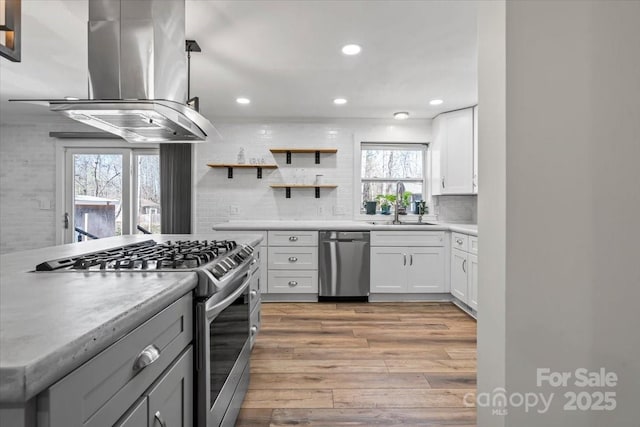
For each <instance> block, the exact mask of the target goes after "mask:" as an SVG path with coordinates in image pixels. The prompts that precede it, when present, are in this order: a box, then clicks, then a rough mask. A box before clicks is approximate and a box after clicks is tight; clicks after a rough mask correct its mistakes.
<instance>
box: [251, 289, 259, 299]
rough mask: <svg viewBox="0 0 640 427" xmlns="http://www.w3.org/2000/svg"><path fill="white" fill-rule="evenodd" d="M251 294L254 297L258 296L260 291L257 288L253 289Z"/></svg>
mask: <svg viewBox="0 0 640 427" xmlns="http://www.w3.org/2000/svg"><path fill="white" fill-rule="evenodd" d="M251 296H252V297H256V296H258V291H256V290H255V289H254V290H252V291H251Z"/></svg>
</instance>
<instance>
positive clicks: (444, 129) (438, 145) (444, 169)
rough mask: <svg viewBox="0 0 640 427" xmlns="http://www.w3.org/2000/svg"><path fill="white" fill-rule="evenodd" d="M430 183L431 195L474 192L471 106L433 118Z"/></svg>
mask: <svg viewBox="0 0 640 427" xmlns="http://www.w3.org/2000/svg"><path fill="white" fill-rule="evenodd" d="M433 135H434V138H433V143H432V146H431V148H430V150H431V173H432V175H431V182H432V193H433V195H440V194H473V192H474V186H473V183H474V180H473V174H474V148H473V147H474V121H473V108H465V109H464V110H458V111H451V112H449V113H442V114H440V115H439V116H438V117H436V118H435V119H434V121H433Z"/></svg>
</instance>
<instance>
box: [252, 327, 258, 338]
mask: <svg viewBox="0 0 640 427" xmlns="http://www.w3.org/2000/svg"><path fill="white" fill-rule="evenodd" d="M257 333H258V327H257V326H252V327H251V336H254V335H255V334H257Z"/></svg>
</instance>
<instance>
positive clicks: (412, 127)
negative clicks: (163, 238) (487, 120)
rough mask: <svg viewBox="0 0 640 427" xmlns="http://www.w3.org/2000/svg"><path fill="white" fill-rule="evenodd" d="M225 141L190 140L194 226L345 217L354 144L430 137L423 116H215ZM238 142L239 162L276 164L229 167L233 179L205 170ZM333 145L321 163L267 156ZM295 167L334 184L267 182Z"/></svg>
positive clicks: (349, 213) (233, 156)
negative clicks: (288, 189)
mask: <svg viewBox="0 0 640 427" xmlns="http://www.w3.org/2000/svg"><path fill="white" fill-rule="evenodd" d="M216 127H217V129H218V130H219V131H220V133H221V134H222V135H223V137H224V140H223V141H222V142H217V143H213V144H198V145H196V146H195V161H194V173H195V181H196V197H195V198H196V202H195V203H196V209H195V213H196V220H195V227H194V232H207V231H210V230H211V226H212V225H213V224H214V223H216V222H222V221H227V220H233V219H245V220H246V219H258V218H260V219H285V220H286V219H288V220H297V219H298V220H299V219H308V220H309V219H352V218H353V214H354V202H353V200H354V197H356V196H355V195H354V194H357V193H354V188H353V186H354V183H353V161H354V157H353V156H354V147H356V146H357V147H359V144H360V142H361V141H362V140H365V141H387V142H429V141H430V140H431V121H430V120H409V121H407V122H398V121H393V120H391V121H389V120H364V119H363V120H338V119H336V120H318V121H315V120H309V121H295V122H293V121H273V120H271V121H255V122H248V121H241V122H223V123H220V122H216ZM240 147H244V149H245V156H246V162H247V163H249V162H250V160H251V158H264V160H265V162H266V163H277V164H278V166H279V168H278V169H276V170H267V169H265V170H264V171H263V179H261V180H259V179H256V172H255V170H240V169H235V170H234V177H233V179H228V178H227V170H226V169H211V168H209V167H207V166H206V164H207V163H236V161H237V155H238V151H239V149H240ZM281 147H298V148H317V147H327V148H337V149H338V152H337V154H322V155H321V159H320V164H319V165H316V164H315V163H314V155H313V154H293V155H292V163H291V164H290V165H287V164H286V161H285V155H284V154H275V155H272V154H271V153H270V152H269V148H281ZM296 170H299V173H298V174H299V175H301V176H304V181H305V183H306V184H311V183H312V182H313V180H314V179H315V175H316V174H323V175H324V182H325V183H327V184H336V185H338V188H336V189H335V190H321V195H320V198H319V199H316V198H315V197H314V192H313V190H310V189H305V190H296V189H293V190H292V193H291V198H290V199H286V198H285V192H284V190H283V189H271V188H270V187H269V184H275V183H291V182H293V181H294V176H295V175H296V173H297V172H296Z"/></svg>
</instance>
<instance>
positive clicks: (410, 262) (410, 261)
mask: <svg viewBox="0 0 640 427" xmlns="http://www.w3.org/2000/svg"><path fill="white" fill-rule="evenodd" d="M409 265H413V254H411V255H409Z"/></svg>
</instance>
